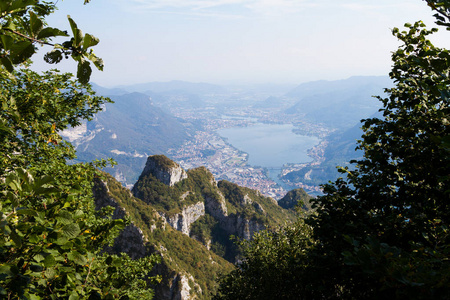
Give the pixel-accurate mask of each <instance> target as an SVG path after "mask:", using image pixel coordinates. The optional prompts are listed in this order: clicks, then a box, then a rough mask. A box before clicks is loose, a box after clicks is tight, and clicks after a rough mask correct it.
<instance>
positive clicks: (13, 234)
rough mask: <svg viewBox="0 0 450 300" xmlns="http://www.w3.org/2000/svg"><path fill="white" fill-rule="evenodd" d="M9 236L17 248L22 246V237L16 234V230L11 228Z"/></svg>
mask: <svg viewBox="0 0 450 300" xmlns="http://www.w3.org/2000/svg"><path fill="white" fill-rule="evenodd" d="M9 236H10V237H11V239H12V240H13V242H14V244H16V246H17V247H18V248H20V247H22V238H21V237H20V236H19V235H18V234H17V232H16V231H15V230H14V229H13V230H11V232H10V234H9Z"/></svg>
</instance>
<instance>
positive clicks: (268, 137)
mask: <svg viewBox="0 0 450 300" xmlns="http://www.w3.org/2000/svg"><path fill="white" fill-rule="evenodd" d="M292 129H294V126H293V125H291V124H262V123H257V124H255V125H252V126H248V127H233V128H226V129H220V130H218V133H219V135H220V136H222V137H224V138H226V139H227V141H228V143H230V144H231V145H233V146H234V147H235V148H237V149H239V150H241V151H243V152H246V153H248V155H249V159H248V163H249V164H250V165H252V166H260V167H265V168H269V169H281V167H282V166H283V165H284V164H286V163H306V162H310V161H311V160H312V159H311V158H310V157H309V156H308V154H307V153H306V151H307V150H308V149H310V148H312V147H314V146H315V145H317V144H318V143H319V141H320V140H319V139H318V138H317V137H312V136H305V135H298V134H295V133H294V132H292ZM271 177H273V176H271Z"/></svg>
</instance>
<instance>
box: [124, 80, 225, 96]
mask: <svg viewBox="0 0 450 300" xmlns="http://www.w3.org/2000/svg"><path fill="white" fill-rule="evenodd" d="M118 88H120V89H123V90H126V91H128V92H148V91H152V92H155V93H161V94H163V93H168V92H173V91H182V92H183V93H188V94H209V93H221V92H224V91H225V88H223V87H221V86H219V85H215V84H210V83H193V82H186V81H179V80H173V81H169V82H147V83H139V84H133V85H126V86H118Z"/></svg>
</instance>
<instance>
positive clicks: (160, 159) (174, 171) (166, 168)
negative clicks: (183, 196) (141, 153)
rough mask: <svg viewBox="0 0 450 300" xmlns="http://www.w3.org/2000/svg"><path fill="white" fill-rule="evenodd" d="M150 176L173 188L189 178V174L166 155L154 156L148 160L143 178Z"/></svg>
mask: <svg viewBox="0 0 450 300" xmlns="http://www.w3.org/2000/svg"><path fill="white" fill-rule="evenodd" d="M149 174H152V175H153V176H155V177H156V179H158V180H159V181H161V182H162V183H164V184H167V185H168V186H173V185H175V184H176V183H177V182H179V181H181V180H183V179H185V178H187V174H186V172H185V171H184V170H183V168H181V166H180V165H179V164H177V163H176V162H174V161H172V160H170V159H168V158H167V157H166V156H164V155H153V156H149V157H148V158H147V162H146V164H145V168H144V170H143V171H142V174H141V176H146V175H149Z"/></svg>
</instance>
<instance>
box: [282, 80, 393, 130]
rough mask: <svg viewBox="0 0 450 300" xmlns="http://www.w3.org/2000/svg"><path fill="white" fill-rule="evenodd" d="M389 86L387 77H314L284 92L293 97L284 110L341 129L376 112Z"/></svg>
mask: <svg viewBox="0 0 450 300" xmlns="http://www.w3.org/2000/svg"><path fill="white" fill-rule="evenodd" d="M390 86H392V82H391V80H390V79H389V78H388V77H384V76H383V77H376V76H364V77H363V76H361V77H350V78H349V79H346V80H337V81H314V82H308V83H304V84H301V85H299V86H298V87H296V88H295V89H293V90H292V91H290V92H289V93H287V94H286V95H285V96H286V97H289V98H293V99H296V100H297V102H296V104H295V105H294V106H292V107H290V108H288V109H287V110H286V111H285V112H286V113H288V114H301V115H304V117H305V119H306V120H308V121H310V122H313V123H322V124H324V125H325V126H327V127H329V128H333V129H339V130H344V129H347V128H350V127H352V126H354V125H355V124H357V123H359V121H360V120H361V119H363V118H367V117H368V116H370V115H372V114H373V113H375V112H376V111H377V110H378V109H379V108H380V107H381V102H380V101H378V100H377V99H375V98H374V97H373V96H382V95H383V94H384V89H385V88H388V87H390Z"/></svg>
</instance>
